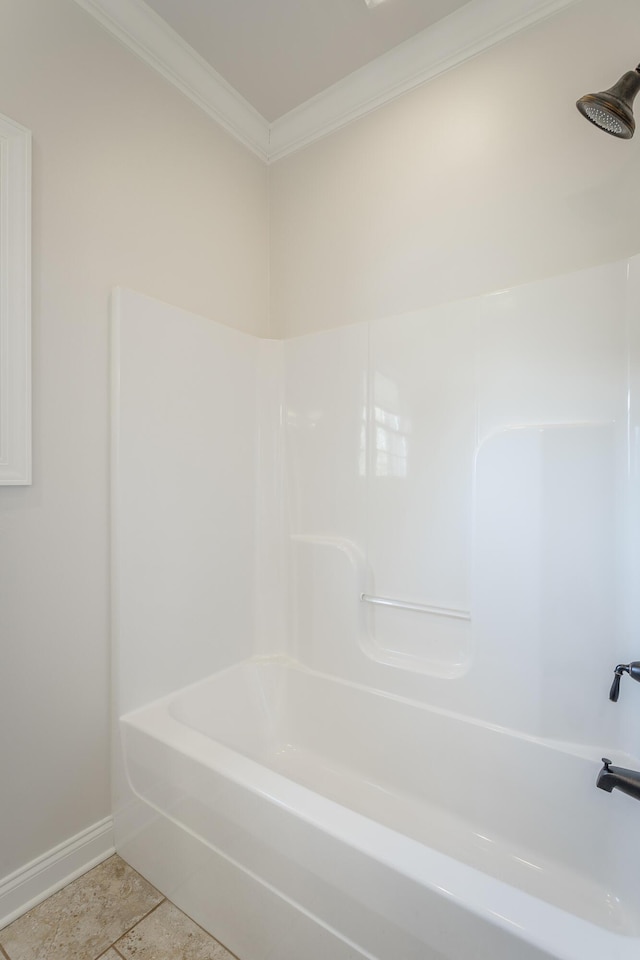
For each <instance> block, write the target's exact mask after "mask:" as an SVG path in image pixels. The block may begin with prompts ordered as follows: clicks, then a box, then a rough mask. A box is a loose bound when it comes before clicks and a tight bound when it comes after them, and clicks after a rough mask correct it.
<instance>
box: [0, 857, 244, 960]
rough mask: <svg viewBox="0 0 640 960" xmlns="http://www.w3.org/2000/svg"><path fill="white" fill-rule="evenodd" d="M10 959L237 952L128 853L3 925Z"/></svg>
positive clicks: (143, 959) (213, 957) (182, 959)
mask: <svg viewBox="0 0 640 960" xmlns="http://www.w3.org/2000/svg"><path fill="white" fill-rule="evenodd" d="M0 958H2V960H98V958H100V960H235V958H234V957H233V954H231V953H229V951H228V950H225V948H224V947H223V946H222V945H221V944H220V943H218V941H217V940H214V938H213V937H211V936H209V934H208V933H205V931H204V930H203V929H202V928H201V927H199V926H198V925H197V924H195V923H194V922H193V921H192V920H190V919H189V918H188V917H187V916H185V914H184V913H182V912H181V911H180V910H178V908H177V907H175V906H174V905H173V904H172V903H171V902H170V901H169V900H167V899H165V897H163V896H162V894H161V893H159V892H158V890H156V889H155V887H152V886H151V884H150V883H147V881H146V880H144V879H143V878H142V877H141V876H140V874H139V873H136V871H135V870H132V869H131V867H130V866H129V865H128V864H126V863H125V862H124V860H122V859H121V858H120V857H118V856H117V855H116V856H113V857H110V858H109V859H108V860H105V861H104V863H101V864H99V865H98V866H97V867H94V868H93V870H90V871H89V872H88V873H85V874H84V876H82V877H79V878H78V879H77V880H74V881H73V883H70V884H69V885H68V886H66V887H64V888H63V889H62V890H59V891H58V892H57V893H54V894H53V896H51V897H49V899H48V900H45V901H44V902H43V903H40V904H38V906H37V907H34V908H33V910H30V911H29V912H28V913H26V914H25V915H24V916H22V917H19V918H18V919H17V920H14V921H13V923H10V924H9V926H7V927H5V928H4V930H0Z"/></svg>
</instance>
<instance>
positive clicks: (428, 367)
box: [113, 258, 640, 960]
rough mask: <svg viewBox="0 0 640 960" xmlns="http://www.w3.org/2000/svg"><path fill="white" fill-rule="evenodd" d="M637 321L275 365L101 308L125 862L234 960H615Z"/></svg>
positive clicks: (619, 951)
mask: <svg viewBox="0 0 640 960" xmlns="http://www.w3.org/2000/svg"><path fill="white" fill-rule="evenodd" d="M639 293H640V258H635V259H634V260H631V261H625V262H624V263H617V264H610V265H606V266H603V267H598V268H595V269H591V270H587V271H583V272H581V273H578V274H572V275H569V276H565V277H559V278H554V279H550V280H547V281H544V282H541V283H536V284H531V285H528V286H526V287H521V288H516V289H513V290H509V291H503V292H501V293H499V294H495V295H493V296H487V297H480V298H476V299H473V300H467V301H463V302H459V303H455V304H448V305H445V306H442V307H436V308H431V309H429V310H426V311H424V312H421V313H419V314H412V315H411V316H404V317H397V318H385V319H383V320H378V321H374V322H372V323H370V324H357V325H354V326H352V327H348V328H343V329H340V330H335V331H330V332H327V333H322V334H316V335H311V336H308V337H302V338H299V339H294V340H290V341H286V342H284V343H277V342H273V341H259V340H257V339H255V338H252V337H249V336H247V335H244V334H240V333H236V332H234V331H231V330H228V329H226V328H224V327H221V326H219V325H218V324H215V323H212V322H211V321H206V320H203V319H202V318H198V317H194V316H192V315H190V314H186V313H184V312H183V311H180V310H176V309H174V308H172V307H168V306H166V305H163V304H159V303H157V302H155V301H152V300H149V299H147V298H145V297H142V296H140V295H137V294H133V293H129V292H126V291H120V292H119V293H118V294H117V295H116V300H115V310H114V314H115V322H114V334H115V338H114V477H113V481H114V567H113V583H114V632H115V657H114V664H115V670H114V679H115V704H114V773H115V776H114V784H115V804H114V806H115V823H116V837H117V846H118V849H119V850H120V852H121V853H122V854H123V856H124V857H125V858H126V859H127V860H129V862H131V863H132V865H133V866H135V867H136V868H137V869H139V870H141V872H142V873H143V874H145V875H146V876H147V877H148V878H149V879H150V880H151V881H152V882H154V883H156V884H157V885H158V886H159V887H160V888H161V889H162V890H163V891H164V892H165V893H166V894H167V895H168V896H170V897H171V898H172V899H174V900H175V902H177V903H178V905H180V906H181V907H183V908H184V909H185V910H186V911H187V912H188V913H190V914H191V915H192V916H193V917H194V918H195V919H196V920H198V921H199V922H200V923H202V924H203V925H204V926H205V927H208V928H209V929H210V930H211V931H212V932H214V933H215V934H216V935H217V936H219V937H220V938H221V939H223V940H224V941H225V942H226V944H227V946H228V947H229V948H230V949H232V950H234V952H236V953H237V954H238V955H239V956H241V957H242V960H265V958H268V957H274V958H275V957H276V956H277V957H278V958H279V960H295V958H296V957H299V956H300V955H305V956H308V957H310V958H313V960H316V958H317V960H321V958H322V960H326V958H327V957H331V958H332V960H334V958H335V960H342V958H343V957H344V958H347V957H360V956H364V957H374V958H377V960H389V958H390V957H391V956H394V958H395V957H399V956H402V958H403V960H414V958H415V960H418V958H419V960H427V958H428V960H443V958H446V960H472V958H473V960H478V958H479V957H484V956H486V957H491V958H492V960H500V958H504V960H511V958H512V957H514V956H518V958H519V960H521V958H525V957H526V958H529V957H531V958H532V960H533V958H539V960H542V958H543V957H544V958H547V957H548V958H556V960H574V958H575V960H577V958H581V960H584V958H590V957H594V958H595V957H596V956H610V957H618V958H620V960H625V958H627V957H629V958H630V957H632V956H635V955H636V954H637V950H638V937H639V936H640V918H639V917H638V916H637V908H635V907H634V906H633V903H634V902H636V903H637V901H638V893H639V891H638V880H637V877H636V876H634V872H633V869H632V868H633V864H634V863H636V862H637V857H638V853H639V851H637V849H636V847H637V840H636V839H635V838H636V835H637V831H636V830H635V829H634V825H635V820H636V818H637V816H638V813H639V812H640V811H639V810H638V807H637V805H636V804H635V803H634V802H633V801H632V800H630V799H629V798H627V797H624V796H622V795H620V794H617V793H614V794H613V795H611V796H608V795H606V794H604V793H602V792H600V791H596V790H595V776H596V773H597V770H598V768H599V766H600V763H599V758H600V756H601V755H603V753H605V752H606V753H607V754H608V755H609V756H611V757H612V758H613V759H614V760H615V761H617V762H620V763H622V764H623V765H625V766H634V765H638V764H640V761H638V760H637V759H634V758H633V754H634V753H637V743H636V742H635V740H634V735H633V734H634V729H633V728H634V724H633V719H634V717H637V709H638V704H637V697H636V696H635V695H636V694H637V691H636V690H635V689H626V688H625V689H623V691H622V696H621V699H620V702H619V703H618V704H617V705H616V706H615V707H614V706H613V705H612V704H610V703H609V702H608V701H607V698H606V693H607V688H608V683H609V679H610V676H611V673H612V670H613V667H614V666H615V664H616V663H617V662H620V661H623V660H627V659H634V658H635V657H636V656H637V655H638V654H637V649H635V648H634V646H633V642H634V636H633V624H634V622H635V623H637V618H638V613H639V612H640V611H639V610H638V602H639V601H638V598H637V596H636V595H635V593H636V592H635V591H633V589H631V586H632V584H633V581H634V578H636V577H637V574H638V571H639V569H640V564H639V558H638V546H637V544H638V543H639V542H640V537H639V536H638V533H639V532H640V531H639V510H638V503H637V492H634V491H637V481H638V461H637V455H638V450H637V444H638V440H637V436H636V434H637V425H638V415H637V414H638V406H637V404H638V387H639V386H640V385H639V384H638V381H637V371H636V364H637V357H638V352H637V350H638V346H639V345H640V344H639V332H640V316H639V313H640V307H639V306H638V304H640V296H639V295H638V294H639ZM363 593H365V594H369V595H379V596H386V597H392V598H396V599H398V600H401V601H410V602H418V603H428V604H435V605H436V606H440V607H453V608H456V609H459V610H468V611H469V619H450V618H443V617H440V616H433V615H430V614H425V613H420V612H414V611H404V610H398V609H395V608H387V607H378V606H373V605H368V604H364V603H363V602H362V601H361V600H360V597H361V595H362V594H363ZM207 677H211V679H210V680H207V679H205V678H207ZM190 685H195V686H190ZM629 686H630V687H631V686H632V685H629ZM186 687H189V690H187V691H185V692H183V693H177V691H179V690H181V689H184V688H186ZM350 703H351V705H352V714H351V715H352V717H353V721H354V722H353V728H352V729H351V728H350V727H349V721H348V717H349V715H350V713H349V710H350V708H349V704H350ZM125 714H126V716H125V718H124V720H122V721H121V720H120V718H121V717H122V716H123V715H125ZM367 735H369V736H370V742H368V740H367ZM285 748H286V749H285ZM385 757H386V758H387V763H386V764H385ZM381 798H382V799H383V802H381ZM387 800H388V802H387ZM434 822H435V824H436V825H439V826H438V828H437V830H436V835H435V836H434V833H433V829H434V827H433V824H434ZM429 824H430V825H431V826H430V827H429ZM430 830H431V832H430ZM490 850H493V851H494V853H493V854H491V853H490V852H489V851H490ZM301 871H302V872H301ZM365 891H366V892H365ZM356 902H357V909H356ZM323 905H324V907H323ZM325 908H326V909H325ZM393 944H396V948H395V949H394V948H393V946H392V945H393Z"/></svg>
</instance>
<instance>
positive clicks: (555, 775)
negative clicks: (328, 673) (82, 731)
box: [120, 659, 640, 960]
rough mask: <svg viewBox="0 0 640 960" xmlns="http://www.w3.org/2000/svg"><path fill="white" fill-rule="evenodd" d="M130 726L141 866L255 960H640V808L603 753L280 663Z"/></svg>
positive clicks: (160, 706)
mask: <svg viewBox="0 0 640 960" xmlns="http://www.w3.org/2000/svg"><path fill="white" fill-rule="evenodd" d="M120 727H121V735H122V748H123V757H124V763H125V768H126V773H127V778H128V781H129V785H130V788H131V790H132V791H133V794H134V795H135V796H136V797H137V798H139V800H142V801H144V804H142V806H143V807H144V808H145V809H146V810H147V811H148V812H149V811H152V817H153V826H152V827H148V826H147V827H145V828H144V829H142V828H140V830H139V831H138V836H137V837H136V835H135V831H129V834H130V835H129V839H128V840H127V841H126V842H123V844H122V847H121V849H122V852H123V854H124V855H125V856H126V857H127V858H128V859H129V860H130V861H131V862H132V863H133V865H134V866H137V867H138V869H141V870H142V871H143V872H145V873H146V874H147V875H149V879H151V880H152V881H153V882H156V883H158V884H159V885H160V886H164V888H165V893H167V894H168V895H169V896H172V897H173V899H174V900H176V901H178V902H179V905H180V906H182V907H183V908H184V909H186V910H187V912H190V913H191V915H193V916H194V917H195V919H197V920H199V921H200V922H201V923H202V924H203V925H204V926H207V927H208V928H209V929H211V932H212V933H214V934H215V935H216V936H218V938H219V939H221V940H223V942H225V943H226V945H227V946H228V947H229V949H231V950H233V951H234V952H235V953H236V954H237V955H238V956H239V957H241V960H270V958H273V960H276V958H277V960H295V958H296V957H297V958H298V960H301V958H302V957H304V958H305V960H347V958H359V957H368V958H376V960H543V958H556V960H596V958H597V960H603V958H606V960H631V958H633V960H637V958H638V956H640V896H638V892H639V889H640V884H639V882H638V866H637V865H638V863H639V862H640V861H639V859H638V855H639V846H640V844H639V841H638V836H639V835H640V830H638V829H637V827H636V828H634V827H633V825H634V824H637V823H639V822H640V820H639V819H638V818H640V804H638V803H636V802H634V801H633V800H631V799H629V798H628V797H625V796H622V795H620V794H617V793H614V794H613V795H611V796H609V795H607V794H605V793H603V792H602V791H598V790H596V788H595V778H596V774H597V771H598V769H599V767H600V763H599V756H598V753H597V752H596V753H593V752H588V753H585V752H584V751H583V750H576V749H572V747H571V745H563V746H558V745H553V744H551V743H547V742H543V741H538V740H533V739H530V738H525V737H521V736H518V735H514V734H512V733H510V732H507V731H505V730H501V729H497V728H492V727H489V726H486V725H482V724H479V723H472V722H469V721H468V720H465V719H462V718H459V717H455V716H452V715H448V714H445V713H442V712H438V711H434V710H432V709H429V708H426V707H424V706H422V705H420V704H416V703H412V702H409V701H406V700H402V699H399V698H395V697H391V696H387V695H385V694H381V693H376V692H373V691H370V690H367V689H362V688H359V687H357V686H355V685H352V684H347V683H344V682H341V681H338V680H335V679H331V678H328V677H324V676H321V675H318V674H315V673H313V672H311V671H308V670H306V669H304V668H301V667H300V666H298V665H296V664H295V663H293V662H290V661H285V660H277V659H263V660H260V659H256V660H249V661H246V662H244V663H241V664H238V665H237V666H234V667H232V668H230V669H227V670H225V671H223V672H221V673H218V674H215V675H214V676H212V677H210V678H209V679H207V680H205V681H202V682H200V683H198V684H196V685H194V686H191V687H189V688H186V689H184V690H182V691H180V692H178V693H177V694H174V695H172V696H170V697H167V698H165V699H163V700H160V701H156V702H155V703H153V704H152V705H150V706H148V707H145V708H143V709H141V710H137V711H135V712H133V713H130V714H128V715H126V716H124V717H122V718H121V722H120ZM628 760H629V758H625V757H620V756H618V757H617V758H616V762H625V764H626V765H629V764H628ZM153 831H155V833H154V832H153ZM150 837H155V841H154V840H151V844H152V846H153V849H152V850H151V851H150V840H149V838H150ZM141 838H142V839H141ZM168 877H171V880H168V879H166V878H168Z"/></svg>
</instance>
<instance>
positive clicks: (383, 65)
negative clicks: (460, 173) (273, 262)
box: [76, 0, 581, 162]
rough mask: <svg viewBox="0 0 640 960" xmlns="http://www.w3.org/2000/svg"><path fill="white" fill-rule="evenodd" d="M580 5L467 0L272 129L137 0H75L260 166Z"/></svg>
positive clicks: (556, 0) (569, 0) (565, 0)
mask: <svg viewBox="0 0 640 960" xmlns="http://www.w3.org/2000/svg"><path fill="white" fill-rule="evenodd" d="M579 2H581V0H470V2H469V3H466V4H465V5H464V6H463V7H460V9H459V10H456V11H454V13H452V14H450V16H448V17H445V18H444V19H443V20H439V21H438V22H437V23H435V24H433V26H431V27H428V28H427V29H426V30H423V31H422V32H421V33H419V34H416V36H414V37H412V38H411V39H409V40H407V41H405V42H404V43H402V44H400V45H399V46H397V47H394V49H393V50H390V51H389V52H388V53H386V54H384V55H383V56H381V57H378V59H376V60H374V61H373V62H372V63H369V64H367V65H366V66H364V67H362V68H361V69H360V70H356V71H355V72H354V73H351V74H349V76H348V77H345V78H344V80H341V81H339V82H338V83H336V84H334V85H333V86H331V87H329V88H328V89H327V90H324V91H323V92H322V93H320V94H318V95H317V96H316V97H313V98H312V99H310V100H307V101H306V103H303V104H301V105H300V106H299V107H296V108H295V109H294V110H291V111H290V112H289V113H287V114H285V115H284V116H282V117H280V118H279V119H278V120H276V121H274V122H273V123H272V124H271V125H270V124H269V123H268V121H267V120H265V118H264V117H263V116H262V115H261V114H259V113H258V111H257V110H255V109H254V108H253V107H252V106H251V104H249V103H248V102H247V101H246V100H245V99H244V98H243V97H241V96H240V94H239V93H238V92H237V91H236V90H235V89H234V88H233V87H232V86H231V85H230V84H228V83H227V82H226V80H225V79H224V78H223V77H222V76H220V74H219V73H217V72H216V71H215V70H214V69H213V68H212V67H211V66H210V65H209V64H208V63H207V62H206V61H205V60H204V59H203V58H202V57H201V56H200V55H199V54H198V53H196V51H195V50H193V48H192V47H190V46H189V45H188V44H187V43H186V42H185V41H184V40H183V39H182V37H180V36H179V34H177V33H176V32H175V30H173V29H172V28H171V27H170V26H169V25H168V24H167V23H166V22H165V21H164V20H163V19H162V18H161V17H159V16H158V15H157V14H156V13H155V11H153V10H152V9H151V8H150V7H149V6H148V5H147V4H146V3H144V0H76V3H77V4H79V5H80V6H81V7H82V8H83V9H84V10H86V11H87V12H88V13H90V14H91V15H92V16H93V17H95V19H96V20H97V21H98V22H99V23H101V24H102V26H103V27H106V29H107V30H109V31H110V33H112V34H113V35H114V36H116V37H117V38H118V39H119V40H121V41H122V42H123V43H124V44H126V46H127V47H129V49H130V50H132V51H133V52H134V53H135V54H136V55H137V56H138V57H140V58H141V59H142V60H144V61H145V63H147V64H149V66H151V67H153V68H154V70H157V71H158V72H159V73H160V74H161V75H162V76H163V77H165V79H167V80H169V81H170V82H171V83H173V84H174V86H176V87H177V88H178V89H179V90H181V91H182V93H184V94H185V95H186V96H187V97H189V98H190V99H191V100H192V101H193V102H194V103H195V104H197V106H199V107H200V108H201V109H202V110H204V112H205V113H207V114H208V115H209V116H210V117H212V118H213V119H214V120H216V121H217V123H219V124H220V125H221V126H222V127H224V129H225V130H227V132H228V133H230V134H232V136H234V137H236V139H238V140H240V142H241V143H243V144H244V145H245V146H246V147H248V148H249V149H250V150H252V151H253V152H254V153H255V154H256V155H257V156H259V157H260V158H261V159H262V160H264V161H265V162H274V161H276V160H280V159H282V158H283V157H286V156H288V155H289V154H291V153H294V152H295V151H296V150H300V149H301V148H302V147H305V146H307V145H308V144H310V143H313V142H314V141H315V140H319V139H320V138H321V137H325V136H327V135H328V134H330V133H332V132H333V131H335V130H339V129H340V128H341V127H344V126H346V124H348V123H351V122H352V121H354V120H357V119H358V118H359V117H363V116H366V114H368V113H371V112H372V111H373V110H376V109H377V108H378V107H381V106H383V105H384V104H385V103H389V102H390V101H392V100H395V98H396V97H399V96H401V95H402V94H403V93H406V92H407V91H408V90H412V89H413V88H414V87H417V86H419V85H420V84H423V83H426V82H427V81H428V80H432V79H434V78H435V77H437V76H439V75H440V74H442V73H444V72H445V71H447V70H450V69H451V68H452V67H455V66H457V65H459V64H460V63H463V62H464V61H465V60H469V59H470V58H471V57H475V56H477V55H478V54H479V53H482V51H483V50H487V49H489V48H490V47H492V46H494V45H495V44H497V43H500V42H502V41H503V40H506V39H507V38H508V37H511V36H513V35H514V34H516V33H518V32H519V31H521V30H524V29H526V28H527V27H530V26H532V25H533V24H535V23H538V22H540V21H542V20H546V19H548V18H549V17H552V16H553V15H554V14H556V13H559V12H560V11H561V10H563V9H564V8H565V7H569V6H572V5H573V4H576V3H579Z"/></svg>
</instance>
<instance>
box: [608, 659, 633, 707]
mask: <svg viewBox="0 0 640 960" xmlns="http://www.w3.org/2000/svg"><path fill="white" fill-rule="evenodd" d="M623 673H628V674H629V676H630V677H632V678H633V679H634V680H640V660H634V661H633V663H619V664H618V666H617V667H616V669H615V674H614V677H613V683H612V684H611V690H610V691H609V700H613V702H614V703H617V702H618V697H619V695H620V677H621V676H622V674H623Z"/></svg>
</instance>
